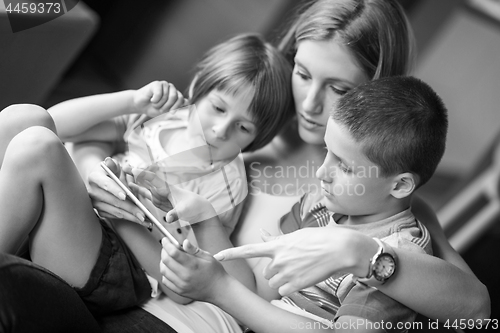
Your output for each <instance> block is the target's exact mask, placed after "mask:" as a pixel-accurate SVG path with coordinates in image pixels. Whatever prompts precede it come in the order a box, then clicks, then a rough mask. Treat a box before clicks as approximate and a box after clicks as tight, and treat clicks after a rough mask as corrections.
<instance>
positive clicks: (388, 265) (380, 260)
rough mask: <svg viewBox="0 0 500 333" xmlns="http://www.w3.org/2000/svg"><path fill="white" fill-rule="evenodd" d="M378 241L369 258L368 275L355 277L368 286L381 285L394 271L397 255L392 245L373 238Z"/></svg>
mask: <svg viewBox="0 0 500 333" xmlns="http://www.w3.org/2000/svg"><path fill="white" fill-rule="evenodd" d="M373 239H374V240H375V241H376V242H377V243H378V250H377V252H376V253H375V255H374V256H373V257H372V258H371V259H370V262H369V270H368V275H367V276H366V277H364V278H360V277H357V278H355V281H357V282H361V283H362V284H365V285H367V286H370V287H377V286H381V285H383V284H384V283H386V282H387V280H389V279H390V278H391V276H393V275H394V272H396V267H397V256H396V253H395V252H394V250H393V249H392V247H390V246H388V245H386V244H384V243H383V242H382V241H381V240H380V239H378V238H373Z"/></svg>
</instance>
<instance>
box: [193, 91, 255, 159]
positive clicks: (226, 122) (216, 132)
mask: <svg viewBox="0 0 500 333" xmlns="http://www.w3.org/2000/svg"><path fill="white" fill-rule="evenodd" d="M253 94H254V91H253V89H252V88H250V87H249V88H247V89H240V90H239V92H238V93H236V94H230V93H228V92H224V91H220V90H212V91H211V92H210V93H209V94H208V95H207V96H205V97H203V98H201V99H200V100H199V101H198V102H197V103H196V110H197V114H198V119H199V121H200V123H201V127H202V128H203V134H204V136H205V140H206V142H207V144H208V147H209V149H210V155H211V158H212V160H214V161H220V160H224V159H232V158H234V157H235V156H237V155H238V154H239V153H240V151H241V150H243V149H245V148H246V147H247V146H248V145H249V144H250V143H252V141H253V140H254V139H255V137H256V135H257V128H256V126H255V124H254V122H253V121H252V117H251V114H250V111H249V110H250V103H251V101H252V98H253ZM190 118H192V117H190ZM191 127H192V128H193V127H194V126H191ZM188 130H189V129H188Z"/></svg>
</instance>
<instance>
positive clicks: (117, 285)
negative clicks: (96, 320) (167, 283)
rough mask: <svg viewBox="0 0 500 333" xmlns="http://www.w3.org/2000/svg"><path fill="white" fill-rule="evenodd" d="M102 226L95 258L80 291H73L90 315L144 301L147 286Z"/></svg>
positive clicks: (134, 263)
mask: <svg viewBox="0 0 500 333" xmlns="http://www.w3.org/2000/svg"><path fill="white" fill-rule="evenodd" d="M101 226H102V242H101V250H100V254H99V258H97V262H96V264H95V266H94V268H93V269H92V272H91V274H90V277H89V280H88V281H87V284H85V286H84V287H83V288H74V289H75V290H76V292H77V293H78V294H79V295H80V297H81V298H82V300H83V301H84V302H85V304H86V305H87V307H88V308H89V310H90V311H91V312H92V313H93V314H97V315H98V314H104V313H108V312H112V311H116V310H121V309H125V308H128V307H131V306H134V305H137V304H140V303H142V302H144V301H145V300H146V299H147V298H149V297H150V295H151V285H150V284H149V281H148V279H147V277H146V274H145V273H144V271H143V270H142V268H141V266H140V265H139V263H138V262H137V259H135V257H134V255H133V254H132V252H130V250H129V249H128V247H127V246H126V245H125V243H124V242H123V241H122V240H121V239H120V238H119V237H118V235H117V234H116V233H115V232H114V231H113V230H112V229H111V228H110V227H109V226H107V225H106V223H105V222H104V221H102V222H101Z"/></svg>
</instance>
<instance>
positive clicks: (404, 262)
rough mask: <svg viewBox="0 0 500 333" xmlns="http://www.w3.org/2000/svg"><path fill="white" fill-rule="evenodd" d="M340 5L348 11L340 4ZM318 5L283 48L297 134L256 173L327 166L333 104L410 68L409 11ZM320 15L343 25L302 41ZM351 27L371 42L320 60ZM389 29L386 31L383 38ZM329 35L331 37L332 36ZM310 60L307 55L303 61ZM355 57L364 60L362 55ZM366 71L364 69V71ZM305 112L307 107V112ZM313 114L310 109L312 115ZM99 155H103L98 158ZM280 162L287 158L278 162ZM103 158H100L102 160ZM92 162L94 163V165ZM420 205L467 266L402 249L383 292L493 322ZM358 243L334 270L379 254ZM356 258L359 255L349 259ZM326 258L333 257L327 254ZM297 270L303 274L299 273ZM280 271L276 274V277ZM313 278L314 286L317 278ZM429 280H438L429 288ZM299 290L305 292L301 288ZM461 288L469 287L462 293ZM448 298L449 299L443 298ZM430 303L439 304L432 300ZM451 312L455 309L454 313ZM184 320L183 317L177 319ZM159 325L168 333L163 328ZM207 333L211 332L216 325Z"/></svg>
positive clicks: (122, 206) (101, 200)
mask: <svg viewBox="0 0 500 333" xmlns="http://www.w3.org/2000/svg"><path fill="white" fill-rule="evenodd" d="M339 3H340V5H342V6H340V5H339V6H336V5H335V4H339ZM310 4H311V2H309V3H308V5H306V6H305V8H306V9H307V8H310V11H309V12H307V13H304V12H303V11H301V13H303V14H299V15H298V16H297V19H296V21H295V24H294V25H293V26H292V28H291V29H290V30H289V33H288V35H287V37H286V38H284V39H283V43H282V44H283V49H284V51H287V50H289V51H290V52H291V53H289V55H290V60H291V61H292V60H293V57H294V56H295V60H296V66H295V70H294V74H293V77H294V79H293V82H292V83H293V87H294V97H295V103H296V107H297V112H298V118H299V119H296V120H295V121H294V122H291V123H290V129H293V128H294V126H295V128H296V129H295V131H292V130H290V129H289V130H286V131H284V132H283V134H282V135H280V136H279V137H278V138H276V140H275V141H274V142H273V143H272V144H271V145H270V146H268V147H266V148H265V149H264V150H262V151H260V152H258V153H256V154H255V155H254V156H253V158H254V161H257V159H258V160H259V162H260V163H264V162H265V161H266V160H265V159H267V163H268V164H266V165H264V164H260V165H258V164H254V165H253V167H254V168H255V170H259V169H257V168H259V167H260V168H262V169H260V170H264V169H263V168H264V167H265V166H276V165H289V164H293V165H302V163H298V161H301V162H304V161H309V163H310V164H312V162H313V161H314V162H315V164H314V165H315V166H316V167H318V166H319V165H320V163H319V161H321V160H322V159H323V155H322V151H323V149H324V148H323V146H321V145H318V144H321V143H322V140H323V134H324V129H323V130H321V126H322V124H323V122H322V119H326V118H327V117H328V110H327V107H326V108H325V106H328V105H331V104H332V102H333V101H334V99H335V98H336V94H337V93H340V94H341V93H342V92H343V91H345V90H348V89H349V88H351V87H353V86H355V85H356V84H359V83H361V82H363V81H364V80H368V79H372V78H377V77H380V76H389V75H401V74H405V73H406V72H407V69H408V67H409V60H408V58H410V57H411V54H412V52H411V48H410V46H409V45H410V44H411V39H410V38H409V37H408V32H409V31H408V28H407V27H408V26H407V22H406V18H405V16H404V14H403V11H402V9H401V8H400V7H399V5H398V4H397V3H396V2H395V1H383V0H373V1H365V4H364V5H363V4H361V3H360V2H354V1H348V0H346V1H317V2H314V6H313V7H309V5H310ZM346 15H347V16H346ZM312 16H316V17H318V18H325V19H326V20H327V21H328V22H337V21H338V22H339V23H338V26H335V27H334V28H333V30H327V31H325V33H326V35H325V36H323V37H322V38H320V39H319V40H317V39H318V37H313V35H311V36H310V38H312V39H307V40H303V41H300V42H297V41H296V39H297V40H298V38H299V35H300V34H299V33H297V34H296V33H295V31H299V30H302V29H304V30H305V31H306V32H307V31H309V32H310V33H313V32H314V31H316V30H315V29H309V30H308V28H310V27H309V26H308V25H307V24H306V23H307V22H308V20H310V19H311V17H312ZM331 16H333V17H331ZM337 16H338V17H337ZM353 17H357V18H358V19H357V20H356V19H353ZM347 23H349V24H347ZM349 28H351V29H354V30H357V31H358V32H359V34H360V35H362V36H364V39H362V40H361V39H360V40H359V42H358V43H351V44H349V45H346V43H347V42H346V41H344V44H342V46H343V47H340V45H341V44H340V43H337V44H335V43H333V44H335V45H334V46H333V48H335V47H336V49H335V50H336V51H339V49H340V52H337V53H334V54H331V55H337V56H338V57H335V58H330V57H327V58H326V59H322V58H321V57H320V55H321V54H322V53H324V52H319V51H322V50H323V49H326V51H332V50H331V49H330V48H332V46H331V43H328V42H326V41H327V40H329V38H330V37H334V39H333V41H334V42H337V41H340V40H341V37H343V34H345V33H346V31H347V30H349ZM384 31H385V33H383V32H384ZM329 32H330V34H328V33H329ZM332 32H336V33H332ZM332 35H333V36H332ZM304 38H306V37H304ZM367 39H368V41H367ZM379 41H380V43H379ZM307 44H309V46H310V47H312V48H313V49H312V50H311V49H309V51H310V52H305V51H307V48H303V46H308V45H307ZM379 44H380V45H383V46H385V48H379V47H378V45H379ZM295 46H296V47H297V49H296V50H294V47H295ZM314 47H318V48H319V49H315V48H314ZM392 47H395V48H396V49H393V48H392ZM342 51H343V52H342ZM328 54H329V52H326V55H328ZM302 55H303V57H301V58H299V57H298V56H302ZM355 55H358V57H356V56H355ZM360 55H361V56H360ZM302 59H304V60H302ZM320 60H325V61H327V63H326V65H324V66H325V67H323V66H322V67H321V68H322V70H323V69H324V71H325V72H326V71H327V70H328V73H330V70H331V71H333V73H331V74H328V75H326V74H322V73H323V72H322V71H320V74H321V75H323V77H321V76H320V77H319V78H320V79H319V78H318V76H317V74H316V71H314V72H313V71H312V69H310V67H311V64H315V63H316V62H317V63H319V62H320ZM306 65H307V66H306ZM360 67H361V68H362V69H361V70H360ZM341 69H348V70H347V71H346V72H345V74H346V75H347V76H345V77H342V76H341V74H338V73H337V71H339V70H341ZM309 71H311V72H309ZM331 77H334V78H341V79H342V80H330V79H331ZM318 79H319V80H318ZM308 82H311V85H310V86H309V85H308V84H307V83H308ZM319 83H321V84H319ZM337 83H339V84H340V83H341V85H337ZM299 88H300V89H299ZM309 88H310V89H309ZM327 89H329V90H327ZM309 91H311V92H312V93H311V94H306V97H303V96H302V95H301V94H302V93H305V92H309ZM336 91H337V92H336ZM304 105H305V106H304ZM312 106H321V108H320V107H316V108H314V107H312ZM301 108H304V110H302V109H301ZM305 110H308V111H307V112H306V111H305ZM297 122H298V123H297ZM299 125H300V126H299ZM81 148H82V149H81V150H79V151H78V152H79V153H83V152H84V151H86V153H85V154H87V153H88V152H89V151H91V152H92V151H93V152H96V151H97V152H99V151H100V147H99V146H98V145H97V144H95V145H91V144H89V145H87V146H85V147H81ZM278 154H279V155H278ZM97 155H99V154H96V155H94V156H97ZM275 157H279V158H277V159H276V158H275ZM264 158H265V159H264ZM101 159H102V158H101ZM101 159H95V160H94V161H97V160H101ZM87 161H88V162H89V161H90V160H87ZM89 163H90V162H89ZM250 167H251V165H250ZM249 174H250V176H251V177H253V178H251V179H256V178H255V175H254V174H252V170H250V171H249ZM274 178H276V177H274ZM307 178H311V179H312V180H308V179H307ZM271 180H273V179H271ZM276 180H280V179H274V180H273V181H276ZM299 181H300V182H301V183H299V184H297V187H298V188H299V189H300V188H303V187H301V185H302V184H314V181H315V180H314V173H312V175H311V176H310V177H303V178H301V179H299ZM89 183H90V194H91V196H92V198H93V200H94V206H95V207H96V209H98V210H99V211H100V213H102V214H103V215H108V216H120V215H121V216H123V215H126V214H130V213H132V216H134V215H135V213H137V212H138V209H137V207H135V206H133V205H132V204H131V203H129V202H127V201H121V200H119V199H118V197H117V196H115V195H118V193H119V188H116V187H113V182H112V181H111V180H110V179H109V178H108V177H107V176H105V175H104V174H103V173H101V172H100V169H99V168H97V169H95V172H92V173H91V174H90V177H89ZM252 184H253V185H255V186H257V184H256V183H255V182H254V183H251V184H250V185H251V187H252ZM106 186H108V188H107V190H103V188H106ZM254 189H256V188H254ZM276 194H279V193H276ZM299 194H300V192H292V195H299ZM413 207H414V211H415V214H416V215H417V216H418V217H419V218H420V219H421V220H423V221H427V224H426V225H427V227H428V228H429V229H430V230H431V232H432V236H433V239H434V240H442V241H441V242H438V244H439V245H435V249H437V251H435V252H436V253H437V254H438V255H440V256H442V257H443V258H445V259H446V260H447V261H449V262H451V263H453V264H455V265H457V266H459V267H460V268H461V269H459V268H457V266H455V265H453V264H451V263H447V262H445V261H443V260H440V259H437V258H432V257H423V256H421V257H417V256H415V255H412V254H407V253H404V252H402V251H399V252H397V254H398V258H399V267H398V270H399V273H398V275H397V276H394V279H393V280H392V281H391V283H388V284H386V285H384V286H383V287H381V288H380V290H381V291H383V292H384V293H386V294H387V295H389V296H391V297H393V298H395V299H396V300H399V301H400V302H402V303H404V304H405V305H407V306H409V307H411V308H413V309H414V310H416V311H419V312H421V313H423V314H425V315H427V316H429V317H431V318H440V319H444V318H450V319H452V318H476V317H477V318H483V317H487V316H488V315H489V299H488V294H487V291H486V288H485V287H484V286H483V285H482V284H481V283H480V282H479V281H478V280H477V279H476V278H475V277H474V276H473V274H472V273H471V272H470V269H468V267H467V265H465V263H464V262H463V260H461V258H460V257H459V256H458V254H456V253H455V252H454V251H452V249H451V247H450V246H449V244H448V243H447V242H446V240H445V238H444V235H443V232H442V230H440V228H439V225H438V224H437V221H436V217H435V215H434V214H430V217H429V216H428V215H429V209H428V208H427V209H426V210H420V209H418V208H417V207H416V205H415V204H414V205H413ZM430 219H433V221H434V223H429V222H430ZM436 229H437V232H436ZM307 231H308V232H309V233H310V237H311V240H312V239H314V240H315V242H320V241H321V237H319V236H318V235H317V234H316V235H314V236H313V231H311V230H307ZM295 234H298V233H295ZM291 235H294V234H291ZM299 235H300V234H299ZM355 238H356V236H355V235H354V236H353V237H352V238H351V239H350V240H352V241H350V242H348V241H346V246H347V248H346V249H345V253H340V254H341V255H340V257H341V258H344V259H345V260H344V262H342V261H339V262H338V265H339V266H338V267H332V269H342V267H341V266H342V265H343V264H344V263H345V262H347V261H349V260H348V259H350V260H354V261H356V260H357V259H358V258H370V257H371V256H373V253H358V252H359V251H358V252H357V251H355V250H356V248H353V244H356V242H355V240H356V239H355ZM278 243H279V242H278ZM305 244H306V245H305V247H306V248H308V247H309V246H308V244H309V243H308V242H306V243H305ZM443 244H444V245H443ZM276 247H277V248H278V247H279V244H277V245H276ZM325 251H328V248H327V247H325ZM368 252H369V251H368ZM349 253H353V254H352V255H348V254H349ZM318 256H319V254H318ZM318 256H314V258H313V259H317V258H318ZM323 257H324V258H327V257H326V256H324V255H323ZM272 268H273V267H270V270H271V271H273V269H272ZM274 268H275V269H276V268H279V267H278V266H276V267H274ZM296 271H297V270H295V271H294V272H296ZM273 273H274V271H273V272H272V273H271V275H272V274H273ZM317 274H318V275H320V274H323V273H322V272H318V273H317ZM423 274H425V279H415V277H416V276H420V277H421V276H422V275H423ZM293 275H294V274H292V278H293ZM313 279H317V280H319V279H320V277H318V276H316V277H315V278H313ZM414 280H415V281H414ZM310 281H312V279H311V278H310ZM426 281H432V282H431V283H428V282H426ZM437 283H439V285H437ZM282 284H283V281H281V280H279V281H278V282H276V284H273V286H275V287H278V286H280V285H282ZM408 286H411V288H408ZM294 288H298V287H297V286H294ZM456 290H461V291H462V292H461V293H456ZM442 295H444V296H445V297H441V296H442ZM436 296H437V297H436ZM450 298H451V299H450ZM430 299H432V300H433V301H432V302H429V300H430ZM155 302H157V301H155V300H153V301H150V302H148V306H149V307H153V306H154V305H155V304H154V303H155ZM192 304H193V306H191V305H190V306H189V307H190V309H192V311H193V315H198V316H203V313H202V312H201V310H200V311H197V309H196V308H195V307H196V306H199V305H198V304H200V303H198V302H194V303H192ZM461 304H468V305H467V306H466V307H465V306H460V305H461ZM193 308H194V309H193ZM449 309H453V310H452V311H450V310H449ZM205 310H206V309H205ZM135 312H136V313H137V312H140V313H141V314H140V316H141V318H145V317H147V313H146V312H144V311H143V310H135ZM129 315H130V314H127V316H129ZM207 316H209V315H207ZM149 319H150V320H146V319H142V322H141V323H140V325H139V326H140V327H139V326H135V328H136V329H137V331H140V330H141V327H143V328H144V330H147V329H151V323H150V321H151V322H152V321H157V319H156V318H155V317H153V316H150V318H149ZM189 319H191V318H189ZM177 320H179V319H178V318H177ZM186 321H187V320H186ZM168 324H170V325H171V326H172V323H171V322H168ZM165 326H166V325H165ZM155 327H157V328H158V329H160V328H161V325H160V326H155ZM213 329H214V331H216V332H217V329H218V328H215V327H213ZM203 331H204V332H208V331H209V330H208V327H207V328H206V329H204V330H203ZM219 332H221V331H219Z"/></svg>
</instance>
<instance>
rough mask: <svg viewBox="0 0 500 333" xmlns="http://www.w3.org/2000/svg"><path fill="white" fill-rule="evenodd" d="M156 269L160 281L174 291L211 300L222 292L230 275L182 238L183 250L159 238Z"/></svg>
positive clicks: (216, 262)
mask: <svg viewBox="0 0 500 333" xmlns="http://www.w3.org/2000/svg"><path fill="white" fill-rule="evenodd" d="M162 245H163V249H162V251H161V262H160V272H161V274H162V275H163V277H162V282H163V284H165V286H167V287H168V288H169V289H171V290H173V291H174V292H176V293H178V294H180V295H182V296H185V297H189V298H191V299H196V300H200V301H206V302H211V301H213V300H214V299H215V298H216V295H218V294H220V293H224V288H225V286H226V285H227V284H226V282H225V281H226V280H227V279H229V278H230V276H229V275H228V274H227V273H226V271H225V270H224V267H222V265H221V264H220V263H219V262H218V261H217V260H215V259H214V258H213V257H212V255H211V254H210V253H208V252H205V251H203V250H201V249H199V248H197V247H195V246H193V245H192V244H191V243H190V242H189V241H188V240H185V241H184V243H183V245H182V247H183V249H184V251H181V250H179V249H178V248H177V247H176V246H174V245H173V244H172V243H170V242H169V241H168V239H167V238H163V239H162Z"/></svg>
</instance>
